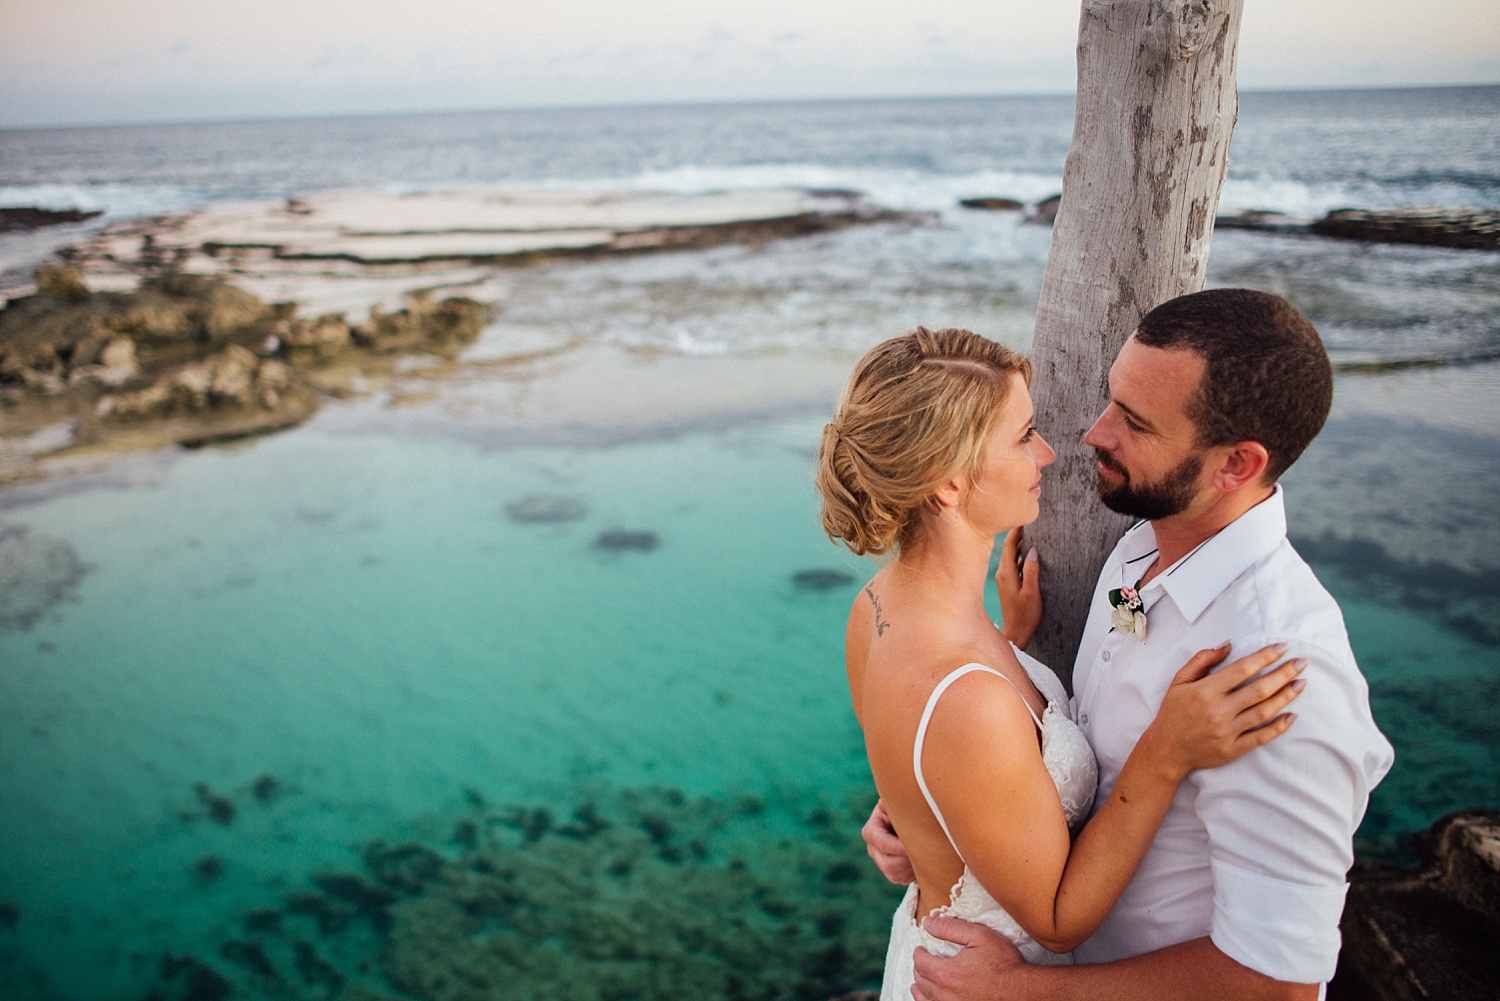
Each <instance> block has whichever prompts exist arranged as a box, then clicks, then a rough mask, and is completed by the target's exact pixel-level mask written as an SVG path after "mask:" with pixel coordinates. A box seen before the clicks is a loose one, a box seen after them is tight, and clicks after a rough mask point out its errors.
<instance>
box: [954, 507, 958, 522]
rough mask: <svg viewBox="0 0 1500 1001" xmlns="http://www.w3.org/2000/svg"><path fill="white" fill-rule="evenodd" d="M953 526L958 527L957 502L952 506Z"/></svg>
mask: <svg viewBox="0 0 1500 1001" xmlns="http://www.w3.org/2000/svg"><path fill="white" fill-rule="evenodd" d="M953 527H954V528H957V527H958V505H957V504H955V505H954V506H953Z"/></svg>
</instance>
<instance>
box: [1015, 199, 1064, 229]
mask: <svg viewBox="0 0 1500 1001" xmlns="http://www.w3.org/2000/svg"><path fill="white" fill-rule="evenodd" d="M1061 204H1062V195H1053V196H1052V197H1051V198H1044V199H1042V200H1041V201H1039V202H1037V203H1036V205H1034V206H1032V207H1031V208H1030V209H1029V210H1028V211H1027V212H1026V218H1025V219H1023V220H1022V221H1023V222H1028V223H1031V224H1033V225H1036V226H1051V225H1052V224H1053V223H1054V222H1056V221H1057V207H1058V206H1059V205H1061Z"/></svg>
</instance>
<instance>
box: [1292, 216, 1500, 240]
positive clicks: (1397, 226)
mask: <svg viewBox="0 0 1500 1001" xmlns="http://www.w3.org/2000/svg"><path fill="white" fill-rule="evenodd" d="M1310 229H1311V230H1312V232H1314V233H1316V234H1318V235H1319V236H1335V237H1339V238H1341V239H1345V240H1364V241H1368V242H1372V243H1420V244H1427V245H1429V246H1435V247H1455V248H1459V249H1463V250H1500V211H1493V210H1484V209H1445V208H1411V209H1384V210H1370V209H1335V210H1334V211H1332V212H1330V213H1328V214H1327V215H1326V216H1324V217H1323V218H1322V219H1319V220H1318V221H1317V222H1315V223H1313V224H1312V226H1311V227H1310Z"/></svg>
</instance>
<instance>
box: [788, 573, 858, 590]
mask: <svg viewBox="0 0 1500 1001" xmlns="http://www.w3.org/2000/svg"><path fill="white" fill-rule="evenodd" d="M792 583H793V584H795V585H797V586H798V587H800V588H801V589H802V590H804V591H832V590H833V589H835V588H839V587H845V586H846V585H849V584H853V583H854V576H853V575H852V574H847V573H844V571H842V570H798V571H797V572H796V573H794V574H792Z"/></svg>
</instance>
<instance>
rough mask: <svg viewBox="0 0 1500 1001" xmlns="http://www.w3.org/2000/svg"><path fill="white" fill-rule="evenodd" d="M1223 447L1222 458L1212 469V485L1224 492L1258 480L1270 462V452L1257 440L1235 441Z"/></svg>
mask: <svg viewBox="0 0 1500 1001" xmlns="http://www.w3.org/2000/svg"><path fill="white" fill-rule="evenodd" d="M1225 447H1226V448H1227V450H1228V451H1226V452H1225V454H1224V460H1223V461H1222V462H1221V463H1219V468H1218V469H1216V470H1215V471H1214V487H1215V488H1216V489H1218V490H1220V491H1222V492H1224V493H1230V492H1231V491H1234V490H1238V489H1239V488H1240V487H1243V486H1245V485H1246V484H1250V483H1256V482H1258V481H1259V480H1260V478H1261V475H1262V474H1264V473H1265V471H1266V467H1267V466H1269V465H1270V464H1271V453H1270V452H1268V451H1266V446H1264V445H1262V444H1261V443H1260V442H1258V441H1237V442H1235V443H1234V444H1233V445H1228V446H1225Z"/></svg>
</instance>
